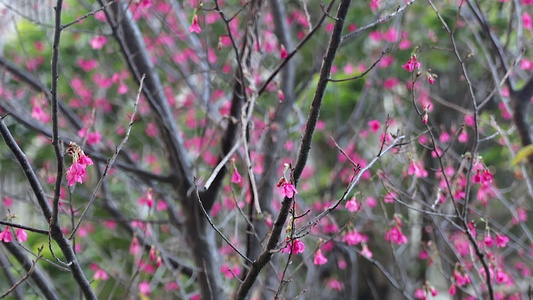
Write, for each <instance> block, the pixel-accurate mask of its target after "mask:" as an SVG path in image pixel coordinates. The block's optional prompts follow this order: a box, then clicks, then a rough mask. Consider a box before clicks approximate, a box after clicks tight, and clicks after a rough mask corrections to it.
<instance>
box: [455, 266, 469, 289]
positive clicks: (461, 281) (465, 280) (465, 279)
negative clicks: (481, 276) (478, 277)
mask: <svg viewBox="0 0 533 300" xmlns="http://www.w3.org/2000/svg"><path fill="white" fill-rule="evenodd" d="M453 278H454V279H455V284H457V285H458V286H463V285H466V284H469V283H470V282H471V281H470V277H469V276H468V274H464V275H463V274H461V272H459V271H458V270H457V269H455V270H454V271H453Z"/></svg>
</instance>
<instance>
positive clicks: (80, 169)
mask: <svg viewBox="0 0 533 300" xmlns="http://www.w3.org/2000/svg"><path fill="white" fill-rule="evenodd" d="M83 177H85V165H82V164H80V163H79V162H76V161H75V162H73V163H72V165H71V166H70V167H69V168H68V169H67V182H68V185H69V186H72V185H74V184H75V183H76V182H79V183H83Z"/></svg>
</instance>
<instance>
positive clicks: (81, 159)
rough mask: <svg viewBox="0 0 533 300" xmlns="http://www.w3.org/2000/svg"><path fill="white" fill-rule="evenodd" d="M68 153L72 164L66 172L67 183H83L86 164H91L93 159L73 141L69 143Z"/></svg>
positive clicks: (70, 184)
mask: <svg viewBox="0 0 533 300" xmlns="http://www.w3.org/2000/svg"><path fill="white" fill-rule="evenodd" d="M68 153H69V154H71V155H72V157H73V159H72V165H71V166H70V167H69V168H68V169H67V172H66V177H67V183H68V185H69V186H72V185H74V184H75V183H76V182H79V183H83V179H84V177H85V175H86V168H87V166H88V165H92V164H93V161H92V159H91V158H90V157H89V156H87V155H86V154H85V153H84V152H83V151H82V150H81V148H80V147H79V146H78V145H76V144H75V143H70V145H69V148H68Z"/></svg>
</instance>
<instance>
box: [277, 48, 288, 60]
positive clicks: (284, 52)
mask: <svg viewBox="0 0 533 300" xmlns="http://www.w3.org/2000/svg"><path fill="white" fill-rule="evenodd" d="M279 56H280V57H281V59H285V58H287V57H288V56H289V53H288V52H287V49H285V46H284V45H281V47H280V48H279Z"/></svg>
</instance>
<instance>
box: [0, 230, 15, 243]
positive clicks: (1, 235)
mask: <svg viewBox="0 0 533 300" xmlns="http://www.w3.org/2000/svg"><path fill="white" fill-rule="evenodd" d="M12 240H13V235H12V234H11V231H10V230H9V226H6V228H4V231H2V232H0V242H4V243H10V242H11V241H12Z"/></svg>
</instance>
